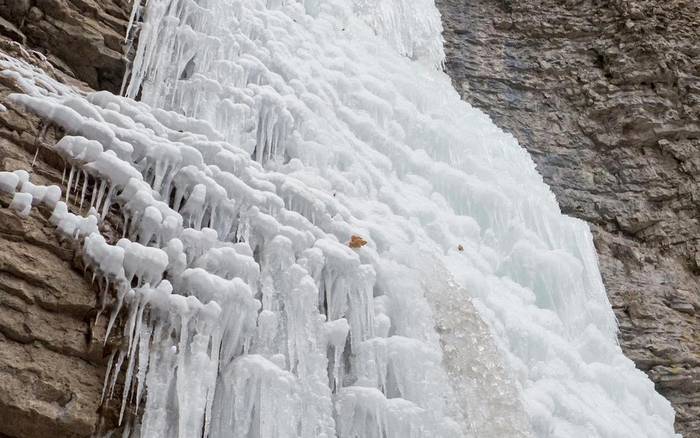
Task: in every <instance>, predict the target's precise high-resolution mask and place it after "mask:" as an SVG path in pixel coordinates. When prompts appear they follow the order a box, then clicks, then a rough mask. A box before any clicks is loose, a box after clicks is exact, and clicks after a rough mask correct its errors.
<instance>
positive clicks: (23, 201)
mask: <svg viewBox="0 0 700 438" xmlns="http://www.w3.org/2000/svg"><path fill="white" fill-rule="evenodd" d="M10 208H11V209H13V210H14V211H16V212H17V214H18V215H20V216H22V217H27V216H29V213H31V211H32V195H31V193H21V192H17V193H15V194H14V196H13V197H12V202H10Z"/></svg>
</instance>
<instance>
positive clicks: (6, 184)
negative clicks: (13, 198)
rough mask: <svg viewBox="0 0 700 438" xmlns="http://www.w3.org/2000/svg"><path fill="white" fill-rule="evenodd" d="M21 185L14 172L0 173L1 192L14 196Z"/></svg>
mask: <svg viewBox="0 0 700 438" xmlns="http://www.w3.org/2000/svg"><path fill="white" fill-rule="evenodd" d="M18 184H19V177H18V176H17V175H16V174H14V173H12V172H0V190H1V191H3V192H5V193H9V194H10V195H14V194H15V191H16V190H17V185H18Z"/></svg>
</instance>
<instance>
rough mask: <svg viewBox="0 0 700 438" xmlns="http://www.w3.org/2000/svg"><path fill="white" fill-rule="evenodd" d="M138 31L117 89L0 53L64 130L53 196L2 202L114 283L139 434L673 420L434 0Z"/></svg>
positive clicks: (622, 428)
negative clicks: (67, 80)
mask: <svg viewBox="0 0 700 438" xmlns="http://www.w3.org/2000/svg"><path fill="white" fill-rule="evenodd" d="M131 23H132V27H131V28H130V30H129V34H128V35H127V37H126V40H127V42H128V43H129V44H136V46H135V53H136V54H135V58H134V60H133V65H132V67H131V70H130V74H129V76H128V78H127V79H126V80H125V87H124V92H125V94H126V95H127V97H119V96H114V95H112V94H110V93H106V92H97V93H91V94H88V95H84V94H81V93H80V92H78V91H76V90H73V89H70V88H68V87H66V86H63V85H62V84H60V83H58V82H56V81H54V80H52V79H51V78H49V77H48V76H46V75H44V74H42V72H40V71H39V70H37V69H36V68H34V67H31V66H29V65H27V64H25V63H23V62H21V61H17V60H14V59H12V58H9V57H7V56H3V57H2V58H1V59H0V67H1V68H2V70H3V71H2V72H0V75H2V76H3V77H5V78H9V79H12V80H13V81H14V82H15V84H16V85H17V87H18V88H20V89H21V90H22V91H23V93H18V94H14V95H12V96H10V97H9V99H8V102H6V104H7V105H8V106H10V107H13V106H18V105H20V106H23V107H24V108H26V109H28V110H30V111H32V112H34V113H36V114H37V115H39V116H40V117H42V118H43V119H45V120H46V121H47V122H49V123H52V124H54V125H56V126H58V127H60V128H62V129H63V130H64V131H65V132H66V136H65V137H63V138H62V139H61V140H60V141H59V142H58V143H57V144H56V145H55V146H53V148H54V150H55V151H56V152H57V153H58V154H59V155H60V156H61V157H62V158H63V160H64V162H65V165H66V175H65V182H64V185H65V191H64V193H65V196H64V197H63V198H62V199H63V201H60V199H61V194H60V190H59V191H58V192H57V188H51V187H48V188H45V187H40V186H36V185H33V184H32V183H31V181H30V178H29V175H28V174H27V173H26V172H24V173H22V172H14V173H9V172H3V173H0V190H1V191H3V192H8V193H9V194H10V195H11V196H14V198H13V200H12V204H11V207H12V208H14V209H15V210H17V211H18V212H19V213H20V214H21V215H27V214H29V213H30V209H31V205H32V203H38V202H43V203H45V204H46V205H47V206H49V207H50V208H53V215H52V216H51V222H52V223H53V224H54V225H56V226H57V228H58V231H59V233H60V234H61V235H63V236H65V238H67V239H69V240H72V241H75V242H76V245H78V246H79V247H80V251H81V252H82V256H83V259H84V261H85V264H86V266H87V267H88V269H89V270H90V271H91V272H92V275H93V276H94V278H95V279H96V280H97V281H98V282H99V285H100V290H101V291H102V292H101V298H100V302H99V307H100V309H99V315H100V317H105V318H108V321H109V323H108V325H109V327H108V331H109V332H110V333H111V334H112V336H114V335H115V334H114V332H115V331H116V332H118V333H120V335H119V336H121V338H122V342H121V345H122V346H121V348H120V349H117V350H115V351H114V353H113V355H112V357H111V358H110V362H109V370H108V373H107V376H106V379H105V388H104V394H103V398H104V399H105V401H107V400H114V402H116V403H118V404H119V411H120V417H121V418H120V421H121V422H122V425H123V426H124V428H125V434H126V435H130V436H142V437H149V438H150V437H195V436H205V437H249V438H254V437H265V438H272V437H303V438H307V437H308V438H311V437H332V436H337V437H340V438H355V437H356V438H360V437H363V438H364V437H378V438H379V437H382V438H390V437H401V438H403V437H416V438H418V437H461V436H463V437H479V438H489V437H494V438H496V437H498V438H503V437H535V436H536V437H561V438H576V437H580V438H590V437H650V438H660V437H672V436H674V433H673V415H674V413H673V410H672V408H671V407H670V405H669V403H668V402H667V401H665V400H664V399H663V398H661V397H660V396H659V395H658V394H657V393H656V392H655V391H654V388H653V384H652V383H651V382H650V381H649V380H648V379H647V378H646V377H645V375H644V374H643V373H642V372H641V371H639V370H637V369H635V367H634V365H633V363H632V362H631V361H630V360H628V359H627V358H625V357H624V356H623V354H622V352H621V350H620V348H619V346H618V345H617V342H616V325H615V320H614V315H613V313H612V310H611V308H610V304H609V303H608V301H607V298H606V295H605V291H604V288H603V285H602V282H601V280H600V275H599V272H598V268H597V261H596V256H595V250H594V248H593V245H592V241H591V236H590V233H589V231H588V229H587V227H586V225H585V224H584V223H582V222H580V221H577V220H574V219H571V218H568V217H566V216H563V215H562V214H561V213H560V211H559V209H558V206H557V203H556V201H555V199H554V197H553V195H552V193H551V192H550V191H549V189H548V188H547V187H546V186H545V185H544V183H543V182H542V179H541V177H540V176H539V175H538V174H537V172H536V170H535V167H534V165H533V163H532V161H531V159H530V157H529V156H528V155H527V153H526V152H525V151H524V150H523V149H521V148H520V147H519V146H518V145H517V143H516V142H515V141H514V139H513V138H512V137H511V136H510V135H507V134H505V133H503V132H502V131H500V130H499V129H497V128H496V127H495V126H494V125H493V124H492V123H491V121H490V120H489V119H488V117H487V116H485V115H484V114H483V113H481V112H479V111H477V110H475V109H473V108H471V107H470V106H469V105H467V104H466V103H464V102H462V101H460V99H459V96H458V95H457V93H456V92H455V91H454V90H453V89H452V87H451V84H450V81H449V78H448V77H447V76H446V75H445V74H444V73H442V72H441V69H440V67H441V64H442V59H443V51H442V42H441V24H440V17H439V14H438V12H437V9H436V8H435V5H434V4H433V2H432V1H429V0H413V1H411V0H355V1H354V2H348V1H341V0H303V1H292V0H149V1H148V2H147V3H145V4H140V3H139V2H138V1H137V2H136V4H135V5H134V9H133V14H132V17H131ZM136 36H138V38H136ZM135 98H138V99H139V100H140V101H138V102H137V101H135V100H134V99H135ZM115 207H118V208H115ZM105 222H109V223H111V224H112V228H114V227H116V228H118V232H119V234H121V236H111V237H110V236H103V235H102V234H101V231H102V230H103V228H104V227H103V226H102V225H103V224H104V223H105ZM353 236H354V237H353ZM119 237H121V239H120V238H119ZM357 239H361V240H362V241H363V244H362V245H354V244H349V243H351V241H354V242H357V241H358V240H357ZM364 242H366V244H364ZM118 321H119V323H117V322H118ZM108 335H109V334H108ZM120 378H121V379H123V383H124V390H123V391H122V392H121V393H119V391H118V390H117V388H118V385H117V382H118V381H120ZM129 406H131V407H132V409H127V407H129Z"/></svg>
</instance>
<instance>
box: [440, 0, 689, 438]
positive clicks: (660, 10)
mask: <svg viewBox="0 0 700 438" xmlns="http://www.w3.org/2000/svg"><path fill="white" fill-rule="evenodd" d="M437 3H438V5H439V7H440V9H441V12H442V15H443V22H444V26H445V34H444V36H445V40H446V52H447V70H448V72H449V73H450V75H451V76H452V78H453V81H454V83H455V86H456V88H457V89H458V91H460V93H461V94H462V95H463V97H464V98H465V100H467V101H469V102H471V103H472V104H473V105H474V106H476V107H479V108H481V109H482V110H484V111H485V112H487V113H488V114H489V115H490V116H491V117H492V118H493V120H494V121H495V122H496V124H498V125H499V126H501V127H502V128H503V129H505V130H507V131H509V132H511V133H513V135H514V136H515V137H516V138H517V139H518V140H519V141H520V143H521V144H522V145H523V146H524V147H526V148H527V149H528V150H529V151H530V153H531V154H532V155H533V158H534V160H535V162H536V163H537V165H538V168H539V170H540V172H541V173H542V174H543V176H544V178H545V180H546V182H547V183H549V184H550V185H551V186H552V189H553V190H554V192H555V194H556V196H557V199H558V200H559V203H560V205H561V207H562V210H563V211H564V212H565V213H567V214H569V215H572V216H576V217H579V218H581V219H584V220H586V221H588V222H589V223H590V224H591V227H592V229H593V232H594V236H595V243H596V246H597V248H598V252H599V259H600V267H601V271H602V274H603V278H604V281H605V284H606V287H607V290H608V294H609V296H610V300H611V302H612V304H613V306H614V309H615V312H616V314H617V317H618V320H619V325H620V343H621V345H622V348H623V350H624V351H625V353H626V354H627V355H628V356H629V357H630V358H632V359H633V360H634V361H635V362H636V364H637V366H638V367H639V368H641V369H642V370H644V371H646V372H647V373H648V374H649V376H650V377H651V378H652V379H653V381H654V382H655V383H656V386H657V389H658V390H659V392H661V393H662V394H664V395H665V396H666V397H668V399H669V400H670V401H671V402H672V403H673V405H674V407H675V408H676V410H677V417H676V425H677V429H678V431H679V432H682V433H684V436H685V437H686V438H693V437H700V317H699V316H698V315H700V45H699V44H698V41H700V3H699V2H697V1H694V0H690V1H684V0H672V1H668V2H660V1H635V0H612V1H591V0H584V1H568V0H566V1H565V0H521V1H517V2H516V1H510V0H438V2H437Z"/></svg>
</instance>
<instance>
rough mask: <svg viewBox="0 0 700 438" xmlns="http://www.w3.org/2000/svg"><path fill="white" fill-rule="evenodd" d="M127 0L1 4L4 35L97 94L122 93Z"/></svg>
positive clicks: (37, 0)
mask: <svg viewBox="0 0 700 438" xmlns="http://www.w3.org/2000/svg"><path fill="white" fill-rule="evenodd" d="M130 10H131V2H129V1H128V0H0V34H3V35H6V36H9V37H10V38H12V39H14V40H15V41H17V42H19V43H21V44H22V45H24V46H25V47H27V48H31V49H33V50H37V51H39V52H41V53H43V54H44V55H45V56H46V57H47V59H48V60H49V61H50V62H51V63H52V64H53V65H54V66H56V67H57V68H58V69H60V70H61V71H62V72H64V73H66V74H68V75H69V76H72V77H75V78H79V79H80V80H82V81H83V82H86V83H87V84H88V85H89V86H90V87H92V88H94V89H97V90H109V91H114V92H119V89H120V88H121V83H122V77H123V75H124V67H125V63H124V57H123V55H122V53H123V51H124V49H123V47H122V43H123V41H124V35H125V32H126V25H127V22H128V19H129V15H128V14H129V11H130Z"/></svg>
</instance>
